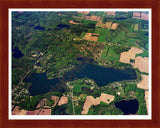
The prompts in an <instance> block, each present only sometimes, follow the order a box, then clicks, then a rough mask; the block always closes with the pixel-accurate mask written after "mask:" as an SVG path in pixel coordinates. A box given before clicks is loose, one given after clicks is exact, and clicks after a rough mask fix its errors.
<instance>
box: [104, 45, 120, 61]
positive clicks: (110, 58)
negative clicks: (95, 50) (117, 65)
mask: <svg viewBox="0 0 160 128" xmlns="http://www.w3.org/2000/svg"><path fill="white" fill-rule="evenodd" d="M115 47H116V46H115V45H113V46H110V48H109V51H108V54H107V56H106V57H105V60H107V61H116V62H118V61H119V58H120V54H116V53H115V51H114V49H115Z"/></svg>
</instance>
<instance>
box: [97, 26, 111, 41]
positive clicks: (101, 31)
mask: <svg viewBox="0 0 160 128" xmlns="http://www.w3.org/2000/svg"><path fill="white" fill-rule="evenodd" d="M108 32H109V30H108V29H104V28H96V30H95V31H94V33H98V34H100V36H99V38H98V42H106V36H107V34H108Z"/></svg>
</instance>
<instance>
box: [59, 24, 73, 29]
mask: <svg viewBox="0 0 160 128" xmlns="http://www.w3.org/2000/svg"><path fill="white" fill-rule="evenodd" d="M57 27H58V28H60V29H62V28H70V26H69V25H67V24H58V25H57Z"/></svg>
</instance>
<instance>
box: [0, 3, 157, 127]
mask: <svg viewBox="0 0 160 128" xmlns="http://www.w3.org/2000/svg"><path fill="white" fill-rule="evenodd" d="M9 8H151V9H152V120H9V119H8V83H9V81H8V41H9V40H8V9H9ZM159 17H160V1H159V0H13V1H11V0H0V128H28V127H30V128H31V127H33V128H43V127H45V128H53V127H60V128H66V127H69V128H72V127H79V128H90V127H92V128H94V127H97V128H100V127H101V128H102V127H103V128H106V127H116V128H124V127H138V128H139V127H140V128H148V127H149V128H160V110H159V108H160V100H159V99H160V80H159V78H160V75H159V74H160V68H159V64H160V57H159V55H160V53H159V48H160V41H159V40H158V39H159V36H160V34H159V30H160V25H159V24H160V18H159Z"/></svg>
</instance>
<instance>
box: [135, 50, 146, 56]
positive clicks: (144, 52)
mask: <svg viewBox="0 0 160 128" xmlns="http://www.w3.org/2000/svg"><path fill="white" fill-rule="evenodd" d="M137 56H142V57H148V51H147V50H145V51H143V53H140V54H136V57H137Z"/></svg>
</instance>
